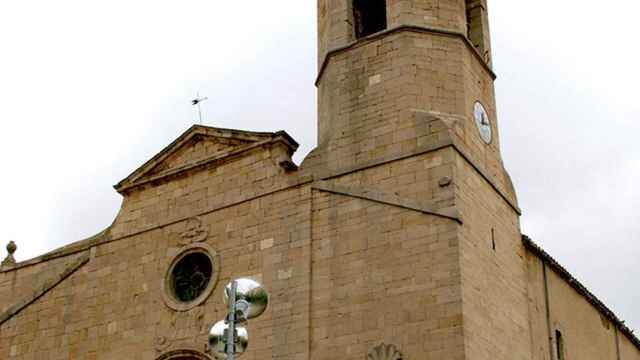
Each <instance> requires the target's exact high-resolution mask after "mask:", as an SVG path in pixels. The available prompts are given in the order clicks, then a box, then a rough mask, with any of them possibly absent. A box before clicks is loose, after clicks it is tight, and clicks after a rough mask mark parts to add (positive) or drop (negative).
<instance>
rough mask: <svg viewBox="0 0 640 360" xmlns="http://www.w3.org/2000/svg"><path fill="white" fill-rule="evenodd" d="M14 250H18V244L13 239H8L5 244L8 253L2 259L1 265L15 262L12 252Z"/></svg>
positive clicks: (10, 264)
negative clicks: (7, 242)
mask: <svg viewBox="0 0 640 360" xmlns="http://www.w3.org/2000/svg"><path fill="white" fill-rule="evenodd" d="M16 250H18V246H17V245H16V243H14V242H13V241H10V242H9V244H8V245H7V252H8V253H9V254H8V255H7V257H6V258H5V259H4V260H3V261H2V266H13V265H15V264H16V259H15V258H14V257H13V254H15V252H16Z"/></svg>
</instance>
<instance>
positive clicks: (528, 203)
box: [0, 0, 640, 330]
mask: <svg viewBox="0 0 640 360" xmlns="http://www.w3.org/2000/svg"><path fill="white" fill-rule="evenodd" d="M489 4H490V11H491V21H492V23H491V26H492V32H493V58H494V66H495V71H496V73H497V74H498V80H497V82H496V86H497V99H498V109H499V119H498V122H499V126H500V131H501V134H500V135H501V143H502V153H503V156H504V159H505V163H506V167H507V169H508V170H509V172H510V173H511V175H512V177H513V180H514V183H515V186H516V190H517V192H518V195H519V200H520V205H521V208H522V209H523V216H522V219H521V221H522V229H523V232H524V233H525V234H528V235H530V236H531V237H532V238H533V239H534V240H535V241H537V242H538V243H539V244H541V245H542V246H543V247H544V248H545V249H546V250H548V251H549V252H550V253H551V254H552V255H553V256H555V257H556V259H557V260H559V261H560V262H561V263H562V264H564V265H565V267H567V268H568V269H569V270H570V271H571V272H572V273H573V274H574V275H576V277H578V278H579V279H580V280H581V281H582V282H583V283H584V284H585V285H587V287H589V288H590V289H591V290H592V292H594V293H595V294H596V295H597V296H599V297H600V298H601V299H602V300H604V301H605V302H606V303H607V304H608V305H609V306H610V307H611V308H612V309H613V310H614V311H616V312H617V313H618V314H619V315H620V316H621V317H622V318H624V319H627V322H628V324H630V325H631V326H632V327H635V328H637V329H639V330H640V308H639V307H638V306H637V304H638V302H639V301H640V281H638V279H639V278H640V268H639V267H638V265H637V264H638V262H637V259H638V258H639V257H640V247H639V245H638V241H640V219H639V218H638V211H640V186H638V184H639V183H640V142H639V141H638V139H637V138H638V136H639V135H640V118H639V116H638V114H639V113H640V101H638V99H637V96H638V94H639V91H638V85H639V84H640V73H639V72H638V65H637V64H638V62H639V61H640V60H639V59H640V51H639V50H638V45H637V42H638V40H637V36H638V25H637V23H638V20H637V15H638V14H640V2H638V1H630V0H609V1H607V2H604V3H603V2H601V1H596V0H561V1H558V0H538V1H536V2H535V4H534V3H531V2H523V1H513V0H491V1H490V3H489ZM315 7H316V5H315V1H313V0H280V1H264V0H246V1H224V2H221V1H211V0H207V1H204V0H181V1H158V0H154V1H151V0H126V1H125V0H111V1H95V0H56V1H50V0H20V1H2V2H0V137H1V139H0V162H1V164H2V174H3V176H2V177H0V192H1V193H0V195H1V197H0V199H1V202H0V243H1V244H2V250H1V251H0V256H1V257H2V258H4V256H5V254H6V251H5V250H4V244H6V243H7V242H8V241H9V240H14V241H16V243H17V244H18V247H19V250H18V252H17V254H16V255H17V258H18V260H26V259H28V258H31V257H34V256H37V255H39V254H42V253H44V252H46V251H49V250H52V249H54V248H56V247H59V246H62V245H65V244H68V243H71V242H73V241H77V240H80V239H82V238H85V237H87V236H90V235H93V234H95V233H96V232H98V231H100V230H102V229H104V228H105V227H107V226H108V225H109V224H110V223H111V222H112V220H113V219H114V217H115V215H116V213H117V211H118V208H119V206H120V202H121V197H120V196H119V195H118V194H117V193H116V192H115V191H114V190H113V189H112V185H113V184H115V183H117V182H118V181H119V180H121V179H123V178H124V177H126V176H127V175H128V174H129V173H130V172H131V171H133V170H134V169H136V168H137V167H138V166H140V165H141V164H142V163H144V162H145V161H146V160H148V159H149V158H150V157H151V156H153V155H154V154H155V153H156V152H158V151H159V150H161V149H162V148H163V147H164V146H166V145H167V144H169V143H170V142H171V141H172V140H174V139H175V138H176V137H177V136H179V135H180V134H181V133H182V132H183V131H184V130H186V129H187V128H188V127H189V126H191V125H192V124H193V123H194V122H196V119H197V117H196V112H195V111H194V109H193V108H192V107H191V106H190V100H191V99H192V98H193V97H195V94H196V93H197V92H200V93H201V94H203V95H206V96H208V97H209V99H210V100H209V101H208V102H206V103H205V104H204V108H203V110H204V113H205V124H206V125H211V126H218V127H229V128H238V129H246V130H265V131H275V130H286V131H287V132H289V133H290V134H291V135H292V136H294V137H295V138H296V139H297V140H298V141H299V142H300V143H301V148H300V150H299V151H298V154H297V156H296V160H297V161H300V160H301V159H302V158H304V155H306V154H307V153H308V152H309V151H310V150H311V149H312V148H313V146H315V139H316V124H315V119H316V100H315V88H314V87H313V80H314V78H315V75H316V66H315V64H316V58H315V56H316V49H315V47H316V39H315V36H316V19H315Z"/></svg>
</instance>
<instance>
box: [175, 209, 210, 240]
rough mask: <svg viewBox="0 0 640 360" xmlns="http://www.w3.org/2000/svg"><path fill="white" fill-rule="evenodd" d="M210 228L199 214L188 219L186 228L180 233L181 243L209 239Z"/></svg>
mask: <svg viewBox="0 0 640 360" xmlns="http://www.w3.org/2000/svg"><path fill="white" fill-rule="evenodd" d="M208 236H209V229H208V228H207V227H206V226H204V224H203V223H202V219H201V218H200V217H199V216H196V217H192V218H190V219H189V220H187V224H186V230H185V231H184V232H183V233H181V234H180V241H179V242H180V245H183V246H184V245H189V244H194V243H200V242H203V241H205V240H207V237H208Z"/></svg>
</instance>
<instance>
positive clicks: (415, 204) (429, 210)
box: [312, 181, 462, 224]
mask: <svg viewBox="0 0 640 360" xmlns="http://www.w3.org/2000/svg"><path fill="white" fill-rule="evenodd" d="M312 188H314V189H316V190H320V191H324V192H329V193H333V194H337V195H343V196H349V197H353V198H357V199H362V200H368V201H373V202H377V203H380V204H385V205H391V206H395V207H400V208H403V209H407V210H413V211H419V212H422V213H424V214H429V215H435V216H440V217H444V218H447V219H450V220H454V221H456V222H457V223H459V224H462V218H461V217H460V213H459V212H458V210H457V209H456V208H455V206H454V207H450V208H446V209H440V208H438V206H437V205H436V204H434V203H432V202H428V201H418V200H413V199H407V198H402V197H400V196H398V195H394V194H389V193H385V192H382V191H380V190H377V189H373V188H368V187H364V186H361V185H360V186H343V185H337V184H331V183H329V182H327V181H316V182H315V183H313V185H312Z"/></svg>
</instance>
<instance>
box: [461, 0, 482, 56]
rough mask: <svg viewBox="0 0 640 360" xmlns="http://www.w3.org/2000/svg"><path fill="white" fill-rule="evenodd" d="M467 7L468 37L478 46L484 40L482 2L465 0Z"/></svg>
mask: <svg viewBox="0 0 640 360" xmlns="http://www.w3.org/2000/svg"><path fill="white" fill-rule="evenodd" d="M465 4H466V9H467V37H468V38H469V40H471V43H472V44H473V45H475V46H476V47H480V44H481V42H482V2H481V1H480V0H465Z"/></svg>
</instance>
